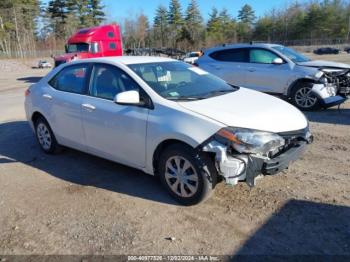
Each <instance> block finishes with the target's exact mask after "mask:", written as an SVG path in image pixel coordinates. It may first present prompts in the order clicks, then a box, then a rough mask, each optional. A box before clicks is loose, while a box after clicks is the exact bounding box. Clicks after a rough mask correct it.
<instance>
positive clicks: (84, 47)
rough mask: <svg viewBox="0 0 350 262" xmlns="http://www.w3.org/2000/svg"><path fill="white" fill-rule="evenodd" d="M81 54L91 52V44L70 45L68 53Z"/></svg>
mask: <svg viewBox="0 0 350 262" xmlns="http://www.w3.org/2000/svg"><path fill="white" fill-rule="evenodd" d="M77 52H78V53H80V52H89V44H87V43H77V44H68V45H67V53H77Z"/></svg>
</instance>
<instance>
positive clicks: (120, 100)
mask: <svg viewBox="0 0 350 262" xmlns="http://www.w3.org/2000/svg"><path fill="white" fill-rule="evenodd" d="M114 102H115V103H116V104H119V105H141V102H140V94H139V92H138V91H135V90H132V91H125V92H121V93H119V94H117V95H116V96H115V98H114Z"/></svg>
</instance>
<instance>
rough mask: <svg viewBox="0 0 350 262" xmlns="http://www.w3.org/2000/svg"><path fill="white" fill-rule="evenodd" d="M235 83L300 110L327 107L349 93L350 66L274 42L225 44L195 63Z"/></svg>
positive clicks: (213, 49)
mask: <svg viewBox="0 0 350 262" xmlns="http://www.w3.org/2000/svg"><path fill="white" fill-rule="evenodd" d="M196 63H197V65H198V66H199V67H201V68H203V69H204V70H206V71H208V72H210V73H212V74H215V75H216V76H218V77H220V78H222V79H224V80H225V81H226V82H228V83H230V84H232V85H238V86H242V87H246V88H250V89H254V90H257V91H261V92H264V93H269V94H273V95H276V96H279V97H282V98H284V99H286V100H288V101H289V102H291V103H293V104H294V105H295V106H297V107H298V108H299V109H301V110H315V109H318V108H321V107H322V108H327V107H331V106H334V105H339V104H341V103H343V102H344V101H345V100H346V99H347V96H349V95H350V73H349V71H350V65H346V64H341V63H335V62H328V61H312V60H310V59H309V58H308V57H306V56H304V55H302V54H300V53H298V52H296V51H295V50H293V49H291V48H288V47H285V46H282V45H275V44H255V43H251V44H235V45H223V46H219V47H214V48H210V49H207V50H205V52H204V55H203V56H201V57H200V58H199V59H198V61H197V62H196Z"/></svg>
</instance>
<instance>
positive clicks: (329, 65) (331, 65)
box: [298, 60, 350, 69]
mask: <svg viewBox="0 0 350 262" xmlns="http://www.w3.org/2000/svg"><path fill="white" fill-rule="evenodd" d="M298 65H301V66H307V67H317V68H340V69H350V65H348V64H344V63H337V62H331V61H323V60H312V61H307V62H300V63H298Z"/></svg>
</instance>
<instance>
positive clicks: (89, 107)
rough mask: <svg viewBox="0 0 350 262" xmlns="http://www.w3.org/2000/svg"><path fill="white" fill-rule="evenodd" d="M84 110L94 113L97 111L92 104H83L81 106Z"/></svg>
mask: <svg viewBox="0 0 350 262" xmlns="http://www.w3.org/2000/svg"><path fill="white" fill-rule="evenodd" d="M81 106H82V107H83V108H84V109H86V110H87V111H90V112H91V111H94V110H95V109H96V107H95V106H93V105H91V104H82V105H81Z"/></svg>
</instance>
